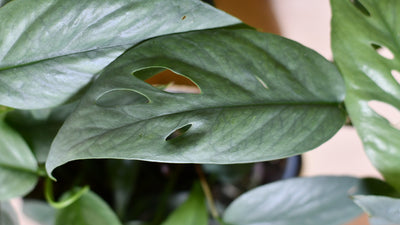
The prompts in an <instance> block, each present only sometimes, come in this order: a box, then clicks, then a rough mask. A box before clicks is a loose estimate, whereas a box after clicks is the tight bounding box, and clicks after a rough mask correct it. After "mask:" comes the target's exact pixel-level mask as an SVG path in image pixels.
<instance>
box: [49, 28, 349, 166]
mask: <svg viewBox="0 0 400 225" xmlns="http://www.w3.org/2000/svg"><path fill="white" fill-rule="evenodd" d="M155 68H168V69H170V70H172V71H174V72H175V73H177V74H182V75H184V76H187V77H188V78H190V79H191V80H192V81H193V82H194V83H196V84H197V85H198V86H199V88H200V90H201V93H200V94H186V93H169V92H166V91H163V90H161V89H159V88H156V87H153V86H151V85H149V84H147V83H145V82H143V81H142V80H141V79H140V78H142V79H145V78H147V77H149V76H151V73H150V72H152V71H154V70H155ZM146 69H147V70H146ZM135 75H136V76H135ZM139 75H140V76H139ZM343 98H344V84H343V81H342V78H341V77H340V74H339V73H338V72H337V70H336V67H335V66H334V65H333V64H331V63H330V62H328V61H326V60H325V59H324V58H323V57H322V56H320V55H318V54H317V53H315V52H314V51H312V50H309V49H307V48H305V47H304V46H301V45H300V44H298V43H295V42H293V41H290V40H287V39H284V38H282V37H279V36H275V35H272V34H264V33H260V32H257V31H254V30H252V29H248V28H244V27H242V26H240V27H239V26H235V27H230V28H224V29H212V30H206V31H196V32H189V33H184V34H176V35H169V36H164V37H159V38H154V39H152V40H149V41H146V42H143V43H141V44H140V45H138V46H136V47H134V48H132V49H131V50H129V51H128V52H127V53H126V54H124V55H123V56H121V57H120V58H119V59H117V60H116V61H115V62H114V63H112V65H110V66H109V67H107V68H106V69H105V70H104V72H103V73H102V74H101V76H100V78H99V79H98V80H97V81H96V82H95V84H94V85H93V86H92V88H91V90H90V91H89V92H88V93H87V95H86V96H85V97H84V98H83V100H82V101H81V104H80V106H78V108H77V110H76V111H75V112H74V113H73V114H72V115H71V116H70V117H69V118H68V119H67V121H66V123H65V124H64V126H63V127H62V128H61V130H60V132H59V133H58V135H57V137H56V138H55V141H54V142H53V144H52V147H51V150H50V154H49V158H48V161H47V170H48V172H51V171H52V170H53V169H54V168H56V167H57V166H60V165H62V164H64V163H66V162H68V161H71V160H77V159H89V158H121V159H138V160H147V161H162V162H172V163H217V164H229V163H245V162H255V161H264V160H271V159H277V158H283V157H287V156H291V155H296V154H300V153H303V152H305V151H307V150H311V149H313V148H315V147H317V146H318V145H320V144H321V143H323V142H325V141H326V140H328V139H329V138H330V137H331V136H332V135H333V134H335V133H336V132H337V130H338V129H339V128H340V127H341V126H342V125H343V122H344V113H343V111H342V109H341V108H340V106H339V104H340V103H341V102H342V101H343ZM177 131H179V132H177ZM171 134H178V137H175V138H172V137H173V135H171Z"/></svg>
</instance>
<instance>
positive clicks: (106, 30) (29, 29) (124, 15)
mask: <svg viewBox="0 0 400 225" xmlns="http://www.w3.org/2000/svg"><path fill="white" fill-rule="evenodd" d="M210 18H214V19H212V20H210ZM238 22H239V21H238V20H237V19H235V18H233V17H231V16H229V15H227V14H225V13H223V12H220V11H218V10H216V9H215V8H213V7H211V6H209V5H207V4H205V3H202V2H201V1H199V0H69V1H64V0H38V1H30V0H14V1H12V2H9V3H7V4H6V5H4V6H3V7H1V8H0V40H1V41H0V105H6V106H10V107H14V108H20V109H37V108H47V107H51V106H55V105H59V104H61V103H63V102H65V101H67V100H69V99H70V98H71V97H73V96H74V95H75V94H77V93H78V92H79V91H80V90H81V89H83V88H84V87H85V85H87V84H88V83H89V82H90V80H91V79H92V78H93V76H94V74H96V73H98V72H99V71H101V70H102V69H103V68H104V67H105V66H107V65H108V64H109V63H110V62H112V61H113V60H114V59H115V58H117V57H118V56H119V55H120V54H122V53H123V52H124V51H125V50H126V49H128V48H129V47H131V46H133V45H135V44H137V43H139V42H141V41H143V40H145V39H148V38H151V37H155V36H158V35H165V34H168V33H176V32H184V31H188V30H195V29H204V28H211V27H219V26H226V25H231V24H235V23H238Z"/></svg>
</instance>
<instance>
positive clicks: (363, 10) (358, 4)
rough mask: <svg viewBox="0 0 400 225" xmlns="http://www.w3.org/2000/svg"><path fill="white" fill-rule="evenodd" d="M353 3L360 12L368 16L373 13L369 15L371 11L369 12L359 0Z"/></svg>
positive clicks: (354, 0) (352, 0)
mask: <svg viewBox="0 0 400 225" xmlns="http://www.w3.org/2000/svg"><path fill="white" fill-rule="evenodd" d="M351 2H352V3H353V5H354V6H355V7H356V8H357V9H358V10H360V12H361V13H362V14H364V15H366V16H371V13H369V11H368V10H367V8H365V6H364V5H363V4H361V3H360V1H359V0H351Z"/></svg>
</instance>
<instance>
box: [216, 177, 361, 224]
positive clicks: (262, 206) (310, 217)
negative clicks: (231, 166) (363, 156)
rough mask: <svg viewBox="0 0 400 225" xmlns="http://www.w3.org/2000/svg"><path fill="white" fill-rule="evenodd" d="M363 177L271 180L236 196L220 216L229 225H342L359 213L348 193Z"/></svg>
mask: <svg viewBox="0 0 400 225" xmlns="http://www.w3.org/2000/svg"><path fill="white" fill-rule="evenodd" d="M360 181H362V180H360V179H357V178H352V177H306V178H294V179H288V180H283V181H278V182H274V183H271V184H267V185H264V186H260V187H258V188H255V189H253V190H251V191H249V192H247V193H245V194H243V195H241V196H239V198H237V199H236V200H235V201H233V202H232V203H231V205H229V206H228V208H227V209H226V211H225V214H224V216H223V220H224V222H226V223H227V224H229V225H293V224H296V225H315V224H324V225H342V224H344V223H345V222H348V221H349V220H351V219H352V218H355V217H357V216H359V215H360V214H361V213H362V210H360V209H359V208H358V207H357V205H356V204H354V203H353V201H352V200H351V198H350V196H351V195H353V194H355V193H359V191H360V190H359V189H360V185H362V182H360Z"/></svg>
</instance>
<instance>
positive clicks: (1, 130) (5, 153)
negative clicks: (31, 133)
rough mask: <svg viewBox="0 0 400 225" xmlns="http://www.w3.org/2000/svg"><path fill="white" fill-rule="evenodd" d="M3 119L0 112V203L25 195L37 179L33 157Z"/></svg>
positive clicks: (19, 137)
mask: <svg viewBox="0 0 400 225" xmlns="http://www.w3.org/2000/svg"><path fill="white" fill-rule="evenodd" d="M3 117H4V115H2V113H1V112H0V156H1V157H0V184H1V185H0V201H1V200H7V199H10V198H13V197H17V196H21V195H24V194H26V193H27V192H29V191H30V190H31V189H32V188H33V187H34V186H35V184H36V182H37V179H38V174H37V169H38V168H37V163H36V160H35V157H34V156H33V154H32V152H31V151H30V149H29V147H28V145H27V144H26V143H25V141H24V140H23V139H22V137H21V136H20V135H19V134H18V133H17V132H15V131H14V130H13V129H12V128H10V127H9V126H8V125H7V124H6V123H5V122H4V120H3V119H2V118H3Z"/></svg>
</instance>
